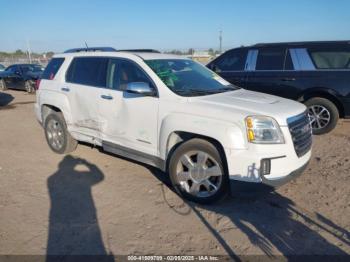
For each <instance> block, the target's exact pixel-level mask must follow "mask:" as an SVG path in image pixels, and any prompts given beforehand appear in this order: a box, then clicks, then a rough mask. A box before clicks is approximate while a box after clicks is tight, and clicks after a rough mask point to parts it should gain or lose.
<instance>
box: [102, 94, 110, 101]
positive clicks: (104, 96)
mask: <svg viewBox="0 0 350 262" xmlns="http://www.w3.org/2000/svg"><path fill="white" fill-rule="evenodd" d="M101 98H103V99H107V100H112V99H113V96H107V95H101Z"/></svg>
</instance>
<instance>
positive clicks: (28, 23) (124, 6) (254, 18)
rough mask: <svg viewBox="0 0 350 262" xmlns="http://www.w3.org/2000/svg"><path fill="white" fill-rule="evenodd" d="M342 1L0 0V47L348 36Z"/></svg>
mask: <svg viewBox="0 0 350 262" xmlns="http://www.w3.org/2000/svg"><path fill="white" fill-rule="evenodd" d="M349 10H350V1H349V0H309V1H308V0H246V1H242V0H240V1H238V0H211V1H209V0H171V1H168V0H129V1H127V0H120V1H119V0H99V1H98V0H85V1H81V0H0V28H1V36H0V51H15V50H16V49H22V50H26V49H27V45H29V47H30V49H31V50H32V51H34V52H48V51H54V52H62V51H64V50H66V49H69V48H74V47H83V46H85V42H86V43H87V44H88V45H89V46H112V47H114V48H117V49H127V48H128V49H131V48H154V49H159V50H162V51H165V50H172V49H180V50H187V49H189V48H194V49H208V48H214V49H218V48H219V31H220V30H222V34H223V48H224V49H228V48H232V47H237V46H241V45H250V44H255V43H262V42H286V41H313V40H350V16H349Z"/></svg>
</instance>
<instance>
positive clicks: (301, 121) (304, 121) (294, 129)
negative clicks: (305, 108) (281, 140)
mask: <svg viewBox="0 0 350 262" xmlns="http://www.w3.org/2000/svg"><path fill="white" fill-rule="evenodd" d="M287 123H288V127H289V131H290V134H291V135H292V139H293V144H294V149H295V153H296V154H297V156H298V157H302V156H303V155H305V154H306V153H307V152H308V151H309V150H310V148H311V145H312V128H311V125H310V120H309V116H308V114H307V112H305V113H303V114H300V115H297V116H294V117H291V118H288V119H287Z"/></svg>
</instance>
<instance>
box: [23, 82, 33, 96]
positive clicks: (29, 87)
mask: <svg viewBox="0 0 350 262" xmlns="http://www.w3.org/2000/svg"><path fill="white" fill-rule="evenodd" d="M24 87H25V89H26V91H27V93H29V94H30V93H34V90H35V88H34V85H33V83H32V82H31V81H29V80H27V81H25V82H24Z"/></svg>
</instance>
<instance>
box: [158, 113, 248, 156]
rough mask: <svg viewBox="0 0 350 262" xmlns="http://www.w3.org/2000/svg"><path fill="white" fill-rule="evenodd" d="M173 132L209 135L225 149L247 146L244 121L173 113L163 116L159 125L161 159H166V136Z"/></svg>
mask: <svg viewBox="0 0 350 262" xmlns="http://www.w3.org/2000/svg"><path fill="white" fill-rule="evenodd" d="M173 132H188V133H192V134H197V135H201V136H206V137H210V138H212V139H215V140H217V141H218V142H219V143H220V144H221V145H222V147H223V148H227V149H245V148H247V138H246V135H245V126H244V122H242V123H230V122H226V121H222V120H217V119H213V118H208V117H203V116H196V115H189V114H179V113H175V114H170V115H168V116H166V117H165V118H163V120H162V123H161V125H160V130H159V145H160V148H159V151H160V156H161V158H162V159H166V155H167V153H168V152H167V144H168V138H169V137H170V135H171V134H172V133H173Z"/></svg>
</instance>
